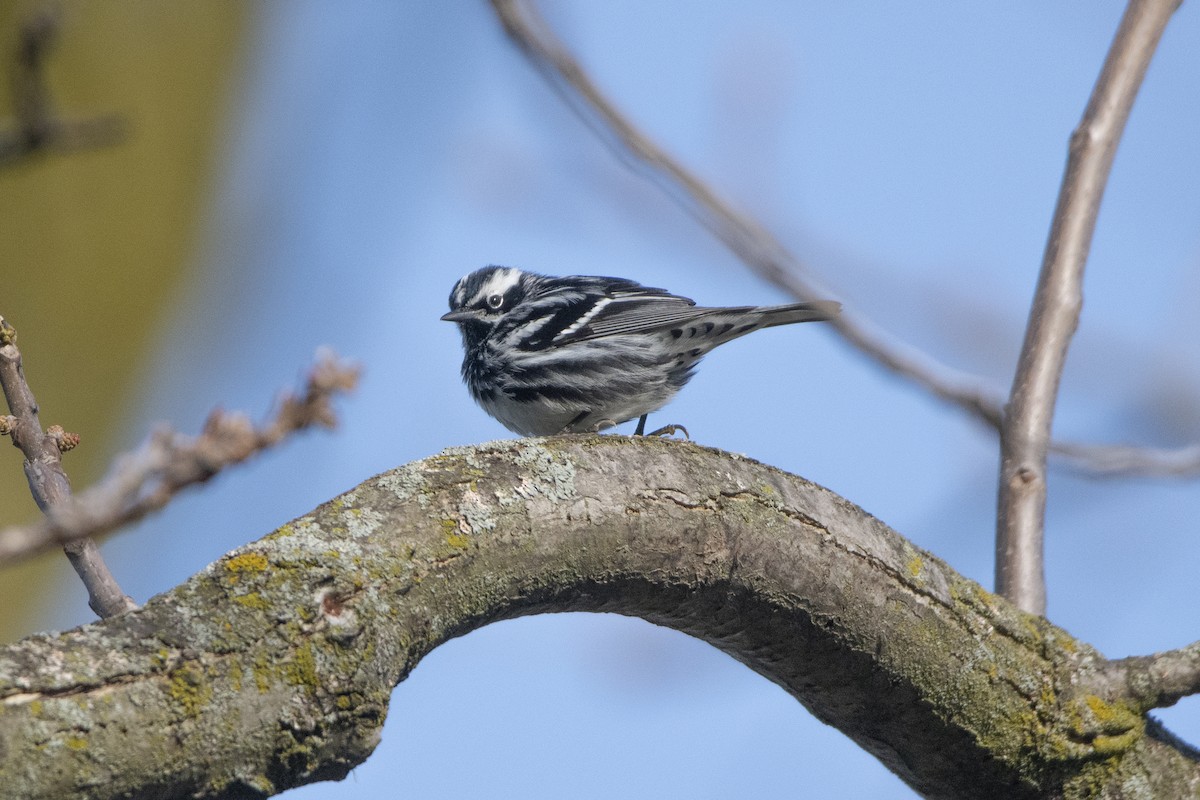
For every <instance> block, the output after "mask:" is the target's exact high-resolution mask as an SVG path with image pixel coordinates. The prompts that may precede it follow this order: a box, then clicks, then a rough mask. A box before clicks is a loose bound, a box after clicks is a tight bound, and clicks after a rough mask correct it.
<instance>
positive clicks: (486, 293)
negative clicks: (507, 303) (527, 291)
mask: <svg viewBox="0 0 1200 800" xmlns="http://www.w3.org/2000/svg"><path fill="white" fill-rule="evenodd" d="M520 280H521V270H519V269H513V268H512V267H508V268H506V269H502V270H498V271H497V272H496V274H495V275H493V276H492V277H490V278H488V279H487V282H486V283H484V284H483V286H481V287H479V291H478V292H476V293H475V296H474V297H472V298H471V300H472V301H479V300H482V299H484V298H485V297H491V296H492V295H494V294H498V295H500V296H501V297H503V296H504V295H505V294H506V293H507V292H508V290H509V289H511V288H512V287H514V286H516V285H517V283H518V282H519V281H520Z"/></svg>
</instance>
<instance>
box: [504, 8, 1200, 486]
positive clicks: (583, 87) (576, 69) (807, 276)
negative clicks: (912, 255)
mask: <svg viewBox="0 0 1200 800" xmlns="http://www.w3.org/2000/svg"><path fill="white" fill-rule="evenodd" d="M491 3H492V7H493V8H494V9H495V11H496V15H497V17H498V18H499V20H500V22H501V24H502V25H503V26H504V29H505V31H506V32H507V33H508V35H509V37H510V38H511V39H512V40H513V42H514V44H516V45H517V47H519V48H520V50H521V52H522V53H523V54H524V55H525V56H526V58H528V59H529V62H530V63H531V64H532V65H533V67H534V68H535V69H537V70H538V72H539V73H541V74H542V76H543V77H544V78H545V79H546V81H547V83H549V84H550V86H551V87H552V88H553V89H554V90H555V91H556V92H557V93H558V94H559V96H560V97H562V98H563V101H564V102H565V103H566V104H567V106H568V107H569V108H570V109H571V110H572V111H574V112H575V113H576V114H577V115H578V116H579V117H580V119H582V120H583V121H584V122H585V123H586V124H587V125H588V126H589V127H590V128H591V129H592V130H593V131H594V132H595V133H596V135H597V137H599V138H600V139H601V141H603V142H604V143H605V144H606V145H608V146H609V148H610V149H612V151H613V152H614V153H615V154H616V155H617V157H618V158H620V159H622V160H623V161H624V162H625V163H626V164H628V165H629V166H630V167H631V168H632V169H633V170H635V171H637V172H639V173H640V174H642V175H644V176H645V177H646V178H647V179H648V180H649V181H651V182H652V183H654V184H655V185H656V186H658V187H659V188H660V189H661V190H662V191H663V192H664V193H665V194H666V195H667V196H668V197H670V198H671V199H672V200H673V201H675V202H676V203H677V204H678V205H679V206H680V207H681V208H683V209H684V210H686V211H687V212H688V213H689V214H690V215H691V216H692V217H693V218H695V219H696V220H697V221H698V222H699V223H700V224H701V225H703V226H704V227H706V228H708V229H709V230H710V231H712V233H713V234H714V235H715V236H716V237H717V238H718V239H720V240H721V242H723V243H724V244H725V245H726V246H727V247H728V248H729V249H730V251H731V252H732V253H733V254H734V255H735V256H737V257H738V258H739V259H741V260H742V262H743V263H744V264H746V265H747V266H748V267H750V268H751V269H752V270H753V271H754V272H755V273H756V274H758V275H759V277H761V278H763V279H764V280H766V281H769V282H770V283H773V284H774V285H775V286H777V287H779V288H780V289H782V290H783V291H785V292H787V293H789V294H791V295H792V296H794V297H796V298H797V299H799V300H812V299H815V298H819V297H824V296H828V295H829V294H830V292H829V291H828V290H826V289H822V288H821V287H820V286H819V285H818V284H817V282H816V281H815V280H814V279H813V278H812V277H811V270H809V269H807V268H806V267H805V266H804V265H803V264H802V263H801V262H800V260H799V259H798V258H797V257H796V256H795V254H793V253H792V252H790V251H789V250H788V249H787V248H786V247H785V246H784V245H783V243H782V242H780V241H779V240H778V239H776V238H775V237H774V236H773V235H772V234H771V233H770V231H768V230H767V229H766V228H765V227H763V226H762V225H760V224H759V223H758V222H756V221H755V220H753V219H751V218H750V217H747V216H746V215H744V214H742V213H740V212H738V211H737V210H736V209H734V207H733V206H732V205H731V204H730V203H728V202H727V201H726V200H725V199H723V198H722V197H721V196H720V195H719V194H717V192H716V191H715V190H714V189H713V188H712V187H711V186H709V185H708V184H707V183H705V182H704V181H703V180H701V179H700V178H699V177H698V176H697V175H696V174H694V173H693V172H691V171H690V170H688V169H687V168H686V167H685V166H684V165H682V164H681V163H680V162H679V161H677V160H676V159H675V158H673V157H672V156H671V155H670V154H669V153H667V152H666V150H664V149H663V148H662V147H660V146H659V145H658V144H657V143H656V142H654V140H653V139H651V138H649V137H648V136H646V135H645V134H644V133H642V132H641V131H640V130H638V128H637V127H636V126H635V125H634V124H633V123H632V122H631V121H630V120H629V118H628V117H627V116H625V114H623V113H622V112H621V110H620V109H618V108H617V106H616V105H615V104H614V103H613V102H612V101H611V100H609V99H608V97H607V96H605V94H604V93H603V92H602V91H601V90H600V88H599V87H598V86H597V85H596V84H595V83H594V82H593V81H592V79H591V78H590V77H589V75H588V74H587V72H586V71H585V70H584V69H583V67H582V65H580V64H579V62H578V61H577V60H576V59H575V58H574V57H573V56H572V55H571V53H570V52H569V51H568V50H567V49H566V47H565V46H564V45H563V44H562V42H561V41H559V39H558V38H557V37H556V36H555V35H554V33H553V31H551V30H550V28H549V27H548V26H547V25H546V23H545V21H544V20H543V19H542V18H541V17H540V16H539V15H538V14H537V12H536V10H535V7H534V4H533V3H531V2H528V0H491ZM829 325H831V326H832V327H833V329H834V330H836V331H837V332H838V333H839V334H840V335H841V336H842V337H843V338H844V339H845V340H846V341H847V342H849V343H850V344H851V345H852V346H854V347H855V348H857V349H858V350H859V351H861V352H862V353H863V354H865V355H866V356H867V357H868V358H872V359H874V360H875V361H877V362H879V363H880V364H881V365H882V366H883V367H885V368H886V369H888V370H890V371H892V372H894V373H896V374H897V375H900V376H901V377H903V378H906V379H908V380H909V381H911V382H912V383H914V384H916V385H917V386H920V387H922V388H924V389H925V390H927V391H929V392H930V393H932V394H933V395H934V396H935V397H938V398H939V399H941V400H944V401H946V402H948V403H950V404H951V405H954V406H957V407H959V408H961V409H963V410H965V411H967V412H968V413H970V414H971V415H972V416H974V417H976V418H977V419H979V420H981V421H982V422H984V423H986V424H987V425H989V426H991V427H993V428H996V429H999V427H1000V419H1001V415H1002V413H1003V412H1002V405H1003V402H1004V400H1003V396H1002V393H1001V392H1000V390H999V389H998V388H997V387H995V386H993V385H991V382H990V381H987V380H984V379H983V378H980V377H978V376H975V375H970V374H967V373H964V372H960V371H957V370H954V369H951V368H950V367H948V366H946V365H944V364H941V363H939V362H938V361H937V360H936V359H934V358H932V357H931V356H930V355H929V354H927V353H925V352H922V351H921V350H919V349H917V348H915V347H912V346H910V345H907V344H905V343H904V342H901V341H898V340H896V339H895V338H893V337H891V336H890V335H888V334H887V333H886V332H885V331H884V330H883V329H882V328H880V327H879V326H877V325H875V324H874V323H872V322H871V321H870V320H869V319H867V318H865V317H863V316H862V315H860V314H857V313H855V311H854V309H852V308H851V309H847V310H846V311H844V312H843V313H842V314H841V315H840V316H838V318H837V319H835V320H832V321H831V322H830V323H829ZM1050 447H1051V450H1052V451H1053V452H1055V453H1056V454H1059V455H1062V456H1064V463H1066V464H1068V465H1070V466H1071V467H1072V468H1074V469H1077V470H1079V471H1080V472H1083V473H1085V474H1096V475H1103V476H1112V475H1117V474H1139V475H1146V474H1149V475H1176V476H1179V475H1188V476H1194V475H1197V474H1200V456H1198V455H1197V451H1198V450H1200V445H1192V446H1189V447H1185V448H1182V449H1180V450H1159V449H1153V448H1139V447H1134V446H1129V445H1091V444H1084V443H1078V442H1052V443H1051V445H1050Z"/></svg>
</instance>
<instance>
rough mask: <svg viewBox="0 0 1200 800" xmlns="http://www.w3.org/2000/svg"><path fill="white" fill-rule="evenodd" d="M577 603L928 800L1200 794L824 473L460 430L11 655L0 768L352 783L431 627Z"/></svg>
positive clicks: (66, 792) (1081, 661) (1070, 659)
mask: <svg viewBox="0 0 1200 800" xmlns="http://www.w3.org/2000/svg"><path fill="white" fill-rule="evenodd" d="M580 610H585V611H608V612H616V613H621V614H628V615H634V616H639V617H642V618H644V619H647V620H650V621H652V622H655V623H658V624H661V625H666V626H669V627H672V628H675V629H677V630H681V631H684V632H686V633H689V634H691V635H693V636H697V637H699V638H701V639H703V640H705V641H708V642H710V643H711V644H713V645H714V646H716V647H718V648H720V649H722V650H724V651H725V652H727V653H729V654H730V655H732V656H733V657H735V658H737V659H738V660H740V661H742V662H743V663H744V664H746V665H747V666H749V667H751V668H752V669H754V670H756V671H757V672H759V673H761V674H762V675H764V676H766V677H768V678H769V679H770V680H772V681H774V682H776V683H777V684H779V685H780V686H781V687H783V688H784V689H785V690H787V691H788V692H789V693H791V694H792V695H793V696H794V697H796V698H797V699H798V700H800V702H802V703H803V704H804V705H805V706H807V707H808V708H809V709H810V710H811V711H812V712H813V713H814V714H815V715H816V716H817V717H818V718H820V719H821V720H823V721H825V722H827V723H829V724H831V725H834V726H836V727H838V728H839V729H841V730H842V731H844V732H845V733H846V734H847V735H849V736H850V737H852V738H853V739H854V740H855V741H857V742H858V743H859V744H861V745H862V746H863V747H865V748H866V749H867V750H869V751H870V752H872V753H873V754H875V755H876V756H877V757H878V758H880V759H881V760H882V761H883V762H884V763H885V764H887V765H888V766H889V767H890V768H891V769H892V770H894V771H895V772H896V773H897V774H898V775H900V777H901V778H903V779H904V780H905V781H906V782H908V783H909V784H910V785H911V786H913V787H914V788H915V789H916V790H917V791H919V792H921V793H923V794H924V795H926V796H928V797H947V798H948V797H954V798H961V797H972V798H980V799H981V800H986V798H1005V799H1006V800H1011V799H1012V798H1033V797H1047V798H1049V797H1055V798H1074V797H1082V796H1085V795H1086V796H1088V797H1100V798H1116V797H1126V796H1128V795H1126V794H1124V793H1123V792H1124V790H1125V788H1126V787H1128V786H1131V785H1138V786H1141V787H1142V788H1143V789H1144V791H1145V793H1146V795H1147V796H1151V795H1152V796H1157V797H1175V796H1185V795H1186V794H1188V793H1189V792H1194V791H1195V790H1196V789H1197V787H1200V763H1198V762H1197V761H1196V760H1195V759H1193V758H1192V754H1191V753H1190V751H1188V750H1187V749H1186V747H1184V746H1182V745H1179V744H1178V743H1177V742H1174V741H1173V740H1172V739H1171V737H1170V736H1169V735H1168V734H1165V733H1164V732H1162V731H1161V730H1160V729H1158V728H1157V727H1156V726H1155V725H1154V724H1153V723H1151V722H1149V721H1148V720H1147V719H1146V718H1145V717H1143V716H1142V715H1141V713H1140V708H1139V707H1138V706H1137V705H1136V704H1134V703H1131V702H1130V701H1129V700H1128V698H1127V697H1126V696H1125V695H1123V694H1122V693H1121V692H1122V690H1121V689H1120V687H1116V686H1115V685H1114V684H1113V683H1112V682H1111V681H1107V680H1106V679H1105V675H1104V673H1103V668H1104V667H1105V662H1104V661H1103V659H1102V658H1101V657H1100V656H1099V655H1098V654H1097V653H1096V652H1095V651H1094V650H1092V649H1091V648H1090V647H1088V646H1087V645H1085V644H1083V643H1081V642H1078V641H1076V640H1074V639H1073V638H1072V637H1070V636H1069V635H1068V634H1066V633H1065V632H1063V631H1061V630H1059V629H1058V628H1056V627H1054V626H1053V625H1051V624H1049V623H1048V622H1046V621H1045V620H1043V619H1040V618H1038V617H1034V616H1030V615H1026V614H1024V613H1022V612H1020V611H1018V610H1017V609H1015V608H1014V607H1012V606H1011V605H1009V604H1008V603H1006V602H1005V601H1003V600H1002V599H1000V598H999V597H996V596H993V595H990V594H988V593H987V592H985V591H983V590H982V589H981V588H980V587H979V586H978V585H976V584H974V583H972V582H971V581H968V580H965V579H963V578H962V577H960V576H958V575H956V574H955V573H954V572H953V571H952V570H950V569H949V568H948V567H947V566H946V565H945V564H943V563H942V562H940V561H938V560H937V559H936V558H934V557H932V556H930V555H929V554H927V553H925V552H923V551H921V550H918V549H917V548H915V547H913V546H912V545H910V544H909V543H908V542H906V541H905V540H904V539H903V538H901V537H900V536H898V535H897V534H895V533H894V532H892V531H891V530H889V529H888V528H887V527H885V526H884V525H883V524H881V523H880V522H879V521H877V520H875V519H874V518H872V517H871V516H870V515H868V514H866V513H865V512H863V511H862V510H861V509H859V508H857V507H855V506H854V505H853V504H851V503H849V502H847V501H846V500H843V499H842V498H839V497H837V496H835V495H833V494H831V493H830V492H828V491H826V490H824V489H821V488H820V487H818V486H814V485H812V484H810V483H808V482H806V481H804V480H802V479H800V478H797V477H794V476H791V475H787V474H785V473H782V472H779V471H778V470H775V469H772V468H770V467H766V466H763V465H762V464H758V463H756V462H753V461H750V460H748V459H745V458H740V457H737V456H732V455H728V454H724V453H720V452H717V451H713V450H708V449H704V448H701V447H698V446H696V445H693V444H690V443H684V442H670V441H659V440H652V439H633V438H627V437H619V436H605V437H595V436H571V437H557V438H552V439H525V440H520V441H516V442H500V443H492V444H488V445H481V446H478V447H473V448H458V449H454V450H448V451H446V452H444V453H442V454H441V455H438V456H435V457H432V458H429V459H426V460H424V461H421V462H417V463H414V464H411V465H409V466H406V467H402V468H400V469H397V470H394V471H392V472H389V473H386V474H384V475H380V476H378V477H377V478H374V479H372V480H370V481H367V482H366V483H364V484H362V485H361V486H359V487H357V488H356V489H354V490H353V491H351V492H349V493H347V494H345V495H343V496H341V497H339V498H337V499H335V500H333V501H331V502H330V503H327V504H325V505H323V506H322V507H320V508H319V509H317V510H315V511H314V512H313V513H312V514H310V515H307V516H305V517H302V518H300V519H297V520H295V521H294V522H292V523H290V524H288V525H285V526H283V527H282V528H280V529H279V530H278V531H276V532H275V533H273V534H271V535H269V536H267V537H266V538H264V539H262V540H260V541H258V542H255V543H253V544H250V545H247V546H246V547H243V548H240V549H239V550H237V551H235V552H233V553H231V554H230V555H228V556H226V557H225V558H223V559H221V560H220V561H218V562H217V563H215V564H213V565H211V566H210V567H208V568H206V569H205V570H204V571H202V572H201V573H200V574H198V575H196V576H195V577H194V578H192V579H190V580H189V581H187V582H186V583H185V584H183V585H182V586H180V587H178V588H176V589H174V590H172V591H170V592H167V593H165V594H163V595H160V596H158V597H156V598H155V599H153V600H151V601H150V602H149V603H147V604H146V606H145V607H144V608H142V609H139V610H137V611H135V612H132V613H130V614H127V615H123V616H121V617H118V618H115V619H111V620H104V621H102V622H99V623H96V624H92V625H88V626H84V627H82V628H78V629H76V630H74V631H69V632H67V633H64V634H58V635H52V636H36V637H32V638H30V639H27V640H25V641H23V642H19V643H17V644H13V645H9V646H7V647H5V648H2V649H0V753H3V757H2V758H0V781H2V782H3V785H4V786H5V787H6V790H7V791H11V792H12V793H13V794H14V795H15V796H21V797H25V798H59V797H68V796H77V797H87V798H96V799H97V800H99V798H110V797H111V798H115V797H132V796H155V797H163V798H173V797H225V798H232V797H245V796H247V795H251V794H255V793H261V794H272V793H275V792H279V791H281V790H283V789H285V788H287V787H289V786H293V785H298V784H302V783H307V782H311V781H315V780H322V779H333V778H340V777H342V776H344V775H345V774H346V773H347V772H348V771H349V770H350V769H351V768H352V767H353V766H354V765H355V764H357V763H359V762H361V761H362V760H363V759H365V758H366V757H367V755H368V754H369V753H370V751H371V749H372V748H373V747H374V746H375V743H376V741H377V739H378V735H379V730H380V726H381V725H382V722H383V717H384V714H385V712H386V710H387V704H388V698H389V694H390V692H391V689H392V687H393V686H394V685H395V684H396V683H397V682H398V681H400V680H403V679H404V677H405V676H406V675H408V673H409V672H410V671H411V670H412V669H413V668H414V667H415V666H416V664H417V662H418V661H419V660H420V659H421V657H422V656H424V655H425V654H426V653H428V652H429V651H430V650H431V649H433V648H434V647H436V646H437V645H438V644H440V643H441V642H444V641H446V640H447V639H450V638H453V637H456V636H461V635H463V634H465V633H468V632H470V631H471V630H473V629H475V628H477V627H480V626H482V625H485V624H487V623H489V622H492V621H495V620H498V619H504V618H511V617H516V616H521V615H526V614H534V613H539V612H547V611H580ZM130 731H137V735H136V736H131V735H130ZM796 746H797V747H803V746H804V743H803V742H797V743H796Z"/></svg>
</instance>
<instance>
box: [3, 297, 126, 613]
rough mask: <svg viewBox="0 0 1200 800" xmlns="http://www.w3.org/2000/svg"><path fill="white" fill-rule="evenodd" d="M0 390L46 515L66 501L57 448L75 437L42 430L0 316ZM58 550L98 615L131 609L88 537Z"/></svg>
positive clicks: (8, 424)
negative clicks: (81, 585)
mask: <svg viewBox="0 0 1200 800" xmlns="http://www.w3.org/2000/svg"><path fill="white" fill-rule="evenodd" d="M0 389H3V391H4V397H5V399H6V400H7V401H8V409H9V411H10V412H11V417H8V418H6V419H5V425H4V427H5V428H7V429H8V435H9V436H11V437H12V442H13V445H14V446H16V447H17V448H19V449H20V450H21V452H22V454H24V456H25V478H26V480H27V481H28V482H29V490H30V492H32V493H33V499H34V501H35V502H36V503H37V505H38V508H40V509H41V510H42V512H43V514H50V513H51V512H52V509H54V508H55V507H57V506H61V505H64V504H66V503H69V502H70V499H71V482H70V481H69V480H67V473H66V472H65V471H64V470H63V466H62V452H63V450H65V449H69V448H65V447H64V446H63V445H64V443H65V437H67V436H70V437H71V447H74V446H75V444H78V441H79V439H78V437H77V436H75V435H74V434H65V433H63V430H62V428H60V427H57V426H55V428H56V430H51V431H46V432H43V431H42V423H41V420H40V419H39V418H38V404H37V400H35V399H34V397H33V391H32V390H31V389H30V388H29V383H28V382H27V381H26V380H25V371H24V369H23V367H22V364H21V351H20V350H18V349H17V332H16V330H15V329H14V328H13V327H12V326H11V325H9V324H8V322H7V321H6V320H5V319H4V317H0ZM63 551H64V552H65V553H66V555H67V560H68V561H70V562H71V566H72V567H74V568H75V572H76V573H77V574H78V575H79V578H80V580H82V581H83V585H84V586H85V587H86V588H87V593H88V605H89V606H91V608H92V610H93V611H95V612H96V613H97V614H99V615H100V616H101V617H113V616H116V615H117V614H122V613H124V612H126V611H130V610H132V609H134V608H137V604H135V603H134V602H133V600H132V599H131V598H130V597H129V596H128V595H126V594H125V593H124V592H123V591H121V587H120V586H119V585H117V581H116V579H115V578H113V576H112V573H111V572H110V571H109V569H108V566H107V565H106V564H105V563H104V558H103V557H102V556H101V555H100V550H99V548H98V547H96V543H95V542H94V541H92V540H91V539H90V538H86V537H83V536H81V537H77V538H75V539H73V540H72V541H70V542H65V543H64V544H63Z"/></svg>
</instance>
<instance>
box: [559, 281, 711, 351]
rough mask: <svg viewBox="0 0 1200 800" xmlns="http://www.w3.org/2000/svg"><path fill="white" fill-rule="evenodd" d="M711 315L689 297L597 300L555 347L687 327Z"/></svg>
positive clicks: (618, 296) (632, 295)
mask: <svg viewBox="0 0 1200 800" xmlns="http://www.w3.org/2000/svg"><path fill="white" fill-rule="evenodd" d="M652 291H655V292H658V291H661V290H652ZM711 312H712V309H708V308H697V307H696V304H695V302H694V301H692V300H689V299H688V298H686V297H678V296H676V295H671V294H666V293H665V292H664V293H662V294H649V293H641V292H638V293H629V294H624V293H621V294H615V295H612V296H609V297H605V298H603V299H601V300H598V301H597V302H596V305H595V307H594V308H593V309H592V311H591V312H590V313H589V314H587V315H585V316H583V317H581V318H580V319H579V321H578V322H576V323H575V324H574V325H572V326H571V327H569V328H567V329H565V330H563V331H562V332H561V333H559V334H558V335H557V336H555V337H554V341H553V344H555V345H563V344H569V343H570V342H579V341H583V340H585V339H597V338H600V337H602V336H617V335H621V334H629V333H642V332H645V331H654V330H662V329H664V328H670V327H673V326H676V325H683V324H686V323H688V322H691V321H692V320H695V319H697V318H699V317H702V316H704V315H706V314H709V313H711Z"/></svg>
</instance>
